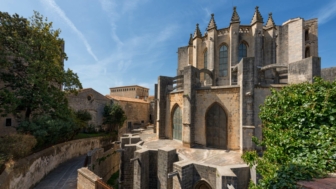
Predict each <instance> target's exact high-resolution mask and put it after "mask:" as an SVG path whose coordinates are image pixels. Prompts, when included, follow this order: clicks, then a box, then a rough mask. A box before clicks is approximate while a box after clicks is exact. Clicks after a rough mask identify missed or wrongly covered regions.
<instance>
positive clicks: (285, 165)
mask: <svg viewBox="0 0 336 189" xmlns="http://www.w3.org/2000/svg"><path fill="white" fill-rule="evenodd" d="M335 99H336V81H334V82H327V81H324V80H322V79H320V78H315V80H314V83H313V84H309V83H302V84H297V85H291V86H287V87H284V88H283V89H282V90H280V91H276V90H272V95H270V96H269V97H267V98H266V100H265V102H264V105H262V106H261V111H260V114H259V116H260V118H261V120H262V124H263V131H262V133H263V140H262V141H258V140H257V139H256V138H254V142H255V143H257V144H258V145H261V146H264V148H265V149H266V150H265V151H264V153H263V156H262V157H258V155H257V153H256V152H246V153H245V154H244V155H243V157H242V158H243V159H244V160H245V161H246V162H247V163H248V164H250V165H254V164H257V165H258V166H257V172H258V173H259V174H260V175H261V177H262V179H261V180H260V182H259V184H258V186H253V187H261V188H295V187H296V186H295V184H296V182H297V181H298V180H309V179H311V178H312V177H321V176H324V175H325V174H326V173H329V172H334V171H336V119H335V118H336V100H335Z"/></svg>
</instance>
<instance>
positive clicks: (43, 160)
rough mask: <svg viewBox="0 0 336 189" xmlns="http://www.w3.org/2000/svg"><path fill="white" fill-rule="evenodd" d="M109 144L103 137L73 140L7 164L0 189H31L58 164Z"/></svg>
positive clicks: (0, 176)
mask: <svg viewBox="0 0 336 189" xmlns="http://www.w3.org/2000/svg"><path fill="white" fill-rule="evenodd" d="M111 142H112V141H109V140H107V139H104V138H103V137H97V138H90V139H79V140H73V141H69V142H65V143H61V144H57V145H54V146H52V147H50V148H47V149H45V150H42V151H40V152H38V153H34V154H32V155H30V156H28V157H26V158H23V159H20V160H18V161H17V162H13V163H11V164H8V165H6V169H5V170H4V171H3V172H2V173H1V175H0V189H22V188H32V186H34V185H35V184H37V183H38V182H39V181H40V180H41V179H42V178H43V177H44V176H45V175H47V174H48V173H49V172H50V171H51V170H53V169H54V168H56V167H57V166H58V165H59V164H61V163H63V162H65V161H67V160H70V159H72V158H74V157H78V156H80V155H84V154H86V153H87V152H88V151H90V150H92V149H95V148H101V147H103V146H105V145H108V144H110V143H111ZM83 164H84V162H83Z"/></svg>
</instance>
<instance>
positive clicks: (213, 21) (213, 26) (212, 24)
mask: <svg viewBox="0 0 336 189" xmlns="http://www.w3.org/2000/svg"><path fill="white" fill-rule="evenodd" d="M214 16H215V15H214V14H213V13H212V14H211V19H210V22H209V24H208V28H207V30H208V31H209V30H211V29H216V30H217V25H216V22H215V18H214Z"/></svg>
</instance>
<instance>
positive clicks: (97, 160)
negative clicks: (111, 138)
mask: <svg viewBox="0 0 336 189" xmlns="http://www.w3.org/2000/svg"><path fill="white" fill-rule="evenodd" d="M118 146H119V144H115V145H114V146H113V147H112V148H111V149H109V150H107V151H104V148H98V149H94V150H92V151H91V152H89V153H88V155H89V157H90V160H89V162H90V164H89V165H88V168H89V169H90V170H91V171H92V172H93V173H95V174H96V175H98V176H99V177H101V178H102V179H103V181H104V182H107V181H108V179H109V178H110V177H111V175H112V174H114V173H116V172H117V171H118V170H119V164H120V153H118V152H116V150H117V149H119V148H118Z"/></svg>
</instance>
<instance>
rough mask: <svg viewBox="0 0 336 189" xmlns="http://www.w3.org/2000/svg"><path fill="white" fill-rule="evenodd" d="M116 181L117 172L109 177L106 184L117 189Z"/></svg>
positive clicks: (117, 177)
mask: <svg viewBox="0 0 336 189" xmlns="http://www.w3.org/2000/svg"><path fill="white" fill-rule="evenodd" d="M118 179H119V171H117V172H115V173H113V174H112V175H111V177H110V178H109V180H108V181H107V184H108V185H110V186H112V187H113V188H114V189H118V188H119V184H118Z"/></svg>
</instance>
